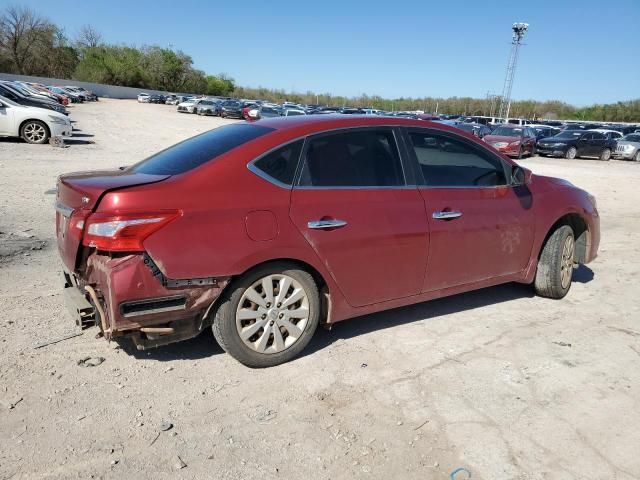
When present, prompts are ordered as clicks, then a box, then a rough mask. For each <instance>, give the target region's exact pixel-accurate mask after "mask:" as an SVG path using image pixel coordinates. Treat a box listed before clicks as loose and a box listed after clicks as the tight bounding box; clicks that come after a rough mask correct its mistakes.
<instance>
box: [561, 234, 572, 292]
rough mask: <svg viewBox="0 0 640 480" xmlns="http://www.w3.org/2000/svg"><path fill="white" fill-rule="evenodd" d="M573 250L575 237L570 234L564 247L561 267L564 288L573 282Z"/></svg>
mask: <svg viewBox="0 0 640 480" xmlns="http://www.w3.org/2000/svg"><path fill="white" fill-rule="evenodd" d="M573 252H574V241H573V237H572V236H568V237H567V239H566V240H565V241H564V246H563V247H562V264H561V267H560V283H561V284H562V288H567V287H568V286H569V284H570V283H571V275H572V274H573Z"/></svg>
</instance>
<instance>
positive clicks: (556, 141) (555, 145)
mask: <svg viewBox="0 0 640 480" xmlns="http://www.w3.org/2000/svg"><path fill="white" fill-rule="evenodd" d="M615 149H616V141H615V140H607V138H606V137H605V136H604V135H603V134H602V133H600V132H590V131H582V130H565V131H562V132H560V133H559V134H558V135H555V136H553V137H548V138H543V139H542V140H540V141H538V148H537V152H538V155H541V156H552V157H564V158H568V159H574V158H578V157H598V158H600V160H610V159H611V154H612V153H613V152H614V151H615Z"/></svg>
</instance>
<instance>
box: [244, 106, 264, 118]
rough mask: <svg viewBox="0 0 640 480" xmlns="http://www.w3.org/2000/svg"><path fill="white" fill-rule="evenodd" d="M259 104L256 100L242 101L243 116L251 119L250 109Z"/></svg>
mask: <svg viewBox="0 0 640 480" xmlns="http://www.w3.org/2000/svg"><path fill="white" fill-rule="evenodd" d="M259 106H260V105H259V104H257V103H255V102H242V118H244V119H245V120H249V111H250V110H253V109H255V108H258V107H259Z"/></svg>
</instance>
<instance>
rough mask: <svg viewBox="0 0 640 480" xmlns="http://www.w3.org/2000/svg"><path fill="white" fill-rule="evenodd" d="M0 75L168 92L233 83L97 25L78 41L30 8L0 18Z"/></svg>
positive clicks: (224, 90) (225, 89)
mask: <svg viewBox="0 0 640 480" xmlns="http://www.w3.org/2000/svg"><path fill="white" fill-rule="evenodd" d="M0 71H1V72H5V73H16V74H20V75H36V76H44V77H55V78H69V79H75V80H81V81H87V82H95V83H105V84H108V85H120V86H125V87H138V88H149V89H153V90H165V91H169V92H176V93H179V92H187V93H204V94H207V95H231V94H232V93H233V91H234V89H235V84H234V82H233V79H231V78H229V77H227V76H225V75H207V74H206V73H205V72H203V71H201V70H197V69H195V68H194V66H193V59H192V58H191V57H190V56H189V55H187V54H186V53H184V52H181V51H174V50H173V49H169V48H161V47H159V46H155V45H153V46H143V47H140V48H138V47H133V46H125V45H110V44H107V43H105V42H104V41H103V38H102V35H101V34H100V33H99V32H97V31H96V30H95V29H94V28H93V27H91V26H89V25H87V26H85V27H83V28H82V29H81V30H80V31H79V32H78V34H77V35H76V37H75V38H73V39H70V38H68V37H67V35H66V33H65V32H64V30H63V29H62V28H60V27H58V26H57V25H55V24H53V23H52V22H50V21H49V20H48V19H46V18H44V17H41V16H40V15H38V14H37V13H36V12H34V11H33V10H31V9H29V8H25V7H18V6H11V7H8V8H6V9H5V11H4V12H2V13H1V14H0Z"/></svg>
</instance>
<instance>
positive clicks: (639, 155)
mask: <svg viewBox="0 0 640 480" xmlns="http://www.w3.org/2000/svg"><path fill="white" fill-rule="evenodd" d="M632 160H633V161H635V162H640V149H638V151H637V152H636V154H635V155H634V156H633V158H632Z"/></svg>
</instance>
